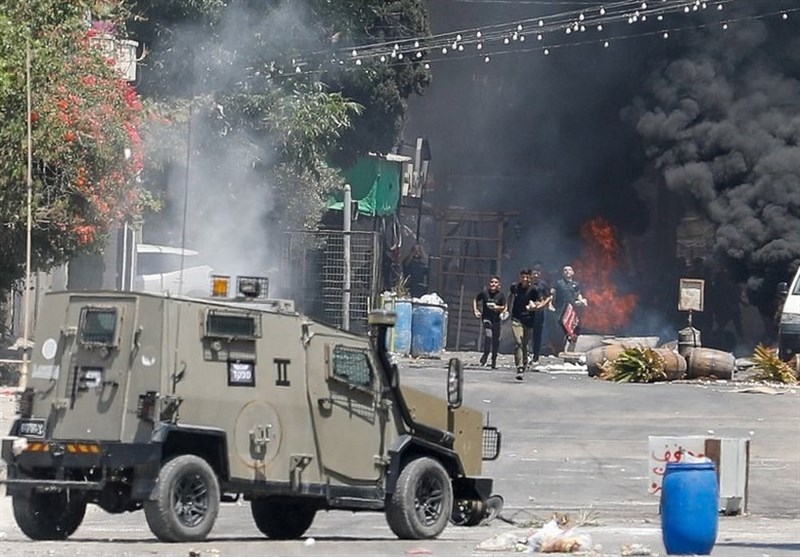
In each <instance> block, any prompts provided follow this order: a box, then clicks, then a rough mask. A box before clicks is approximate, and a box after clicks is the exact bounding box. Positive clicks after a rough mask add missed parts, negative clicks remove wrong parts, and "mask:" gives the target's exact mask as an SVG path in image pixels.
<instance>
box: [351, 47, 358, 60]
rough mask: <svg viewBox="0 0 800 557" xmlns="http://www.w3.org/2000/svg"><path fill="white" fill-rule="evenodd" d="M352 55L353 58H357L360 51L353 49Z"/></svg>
mask: <svg viewBox="0 0 800 557" xmlns="http://www.w3.org/2000/svg"><path fill="white" fill-rule="evenodd" d="M350 55H351V56H352V57H353V58H355V57H356V56H358V51H357V50H356V49H355V48H354V49H353V52H351V53H350Z"/></svg>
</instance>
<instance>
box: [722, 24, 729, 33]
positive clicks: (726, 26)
mask: <svg viewBox="0 0 800 557" xmlns="http://www.w3.org/2000/svg"><path fill="white" fill-rule="evenodd" d="M722 30H723V31H727V30H728V24H727V23H723V24H722Z"/></svg>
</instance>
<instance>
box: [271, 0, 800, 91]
mask: <svg viewBox="0 0 800 557" xmlns="http://www.w3.org/2000/svg"><path fill="white" fill-rule="evenodd" d="M743 1H747V0H690V1H687V0H657V1H653V0H651V1H650V2H647V1H643V0H618V1H616V2H607V3H604V4H603V5H598V4H593V5H592V6H591V7H589V6H586V7H581V8H577V9H571V10H566V11H562V12H557V13H553V14H548V15H543V16H537V17H530V18H523V19H519V20H515V21H513V22H506V23H498V24H492V25H486V26H483V27H480V28H477V27H476V28H469V29H462V30H457V31H450V32H447V33H440V34H436V35H429V36H425V37H412V38H404V39H396V40H391V41H381V42H375V43H369V44H362V45H358V46H348V47H340V48H335V49H332V50H316V51H311V52H309V53H307V54H305V55H304V56H302V57H301V56H295V57H294V58H292V59H291V60H290V62H289V61H287V62H286V63H283V64H281V63H279V62H274V61H273V62H271V63H270V65H269V67H268V69H267V73H268V75H269V76H270V77H284V78H286V77H289V76H291V75H309V74H321V73H325V72H326V71H329V70H330V68H331V67H336V66H338V67H345V68H352V69H359V67H360V66H363V65H364V64H365V63H367V62H369V63H381V64H386V65H389V66H397V65H403V64H407V63H409V61H410V62H411V63H415V64H420V65H422V66H423V67H425V68H430V67H431V64H434V63H439V62H441V61H443V60H446V59H464V58H483V61H484V62H485V63H488V62H490V61H491V59H492V57H493V56H502V55H506V54H511V53H519V52H533V51H537V50H538V51H541V52H542V53H543V54H545V55H548V54H550V52H551V51H552V50H555V49H560V48H566V47H570V46H580V45H587V44H602V45H603V47H605V48H608V47H610V46H611V45H612V44H613V43H614V42H617V41H622V40H630V39H633V38H638V37H647V36H654V35H660V36H661V37H662V38H664V39H668V38H670V36H672V35H673V34H677V33H679V32H681V31H687V30H691V29H702V28H709V27H712V26H716V25H719V26H720V27H721V28H722V29H723V30H725V29H727V28H728V26H729V25H732V24H735V23H737V22H742V21H748V20H757V19H766V18H772V17H780V18H781V19H783V20H788V19H789V15H790V14H793V13H795V12H798V11H800V7H795V8H783V9H773V10H771V11H769V12H764V13H757V14H751V15H743V16H738V17H737V16H735V15H734V14H731V16H730V17H728V15H727V14H728V11H729V10H728V9H727V7H728V6H731V5H734V4H737V3H738V4H741V3H742V2H743ZM709 10H710V11H711V12H712V13H716V14H719V15H718V19H717V20H716V21H714V22H713V23H706V22H695V23H692V24H689V25H686V24H682V23H680V22H673V23H671V24H670V25H667V22H668V21H672V19H673V18H677V17H680V16H681V15H688V16H691V15H692V14H694V13H698V12H703V11H709ZM648 21H650V22H656V25H657V26H658V30H652V29H650V30H644V31H637V32H630V31H626V32H624V33H622V32H621V31H615V30H616V29H618V28H619V26H620V25H622V24H624V25H625V26H626V28H629V27H630V26H633V25H636V24H639V23H644V22H648ZM590 33H601V34H602V36H600V37H597V38H591V34H590ZM576 36H580V37H581V38H580V39H575V38H574V37H576ZM490 49H493V50H491V51H490ZM287 66H288V67H287Z"/></svg>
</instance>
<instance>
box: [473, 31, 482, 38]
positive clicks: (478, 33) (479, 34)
mask: <svg viewBox="0 0 800 557" xmlns="http://www.w3.org/2000/svg"><path fill="white" fill-rule="evenodd" d="M475 36H476V37H478V38H479V39H480V38H481V37H482V36H483V33H481V32H480V31H478V32H477V33H475Z"/></svg>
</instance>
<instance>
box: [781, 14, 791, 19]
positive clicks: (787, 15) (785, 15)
mask: <svg viewBox="0 0 800 557" xmlns="http://www.w3.org/2000/svg"><path fill="white" fill-rule="evenodd" d="M781 19H783V21H786V20H787V19H789V14H786V13H784V14H781Z"/></svg>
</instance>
